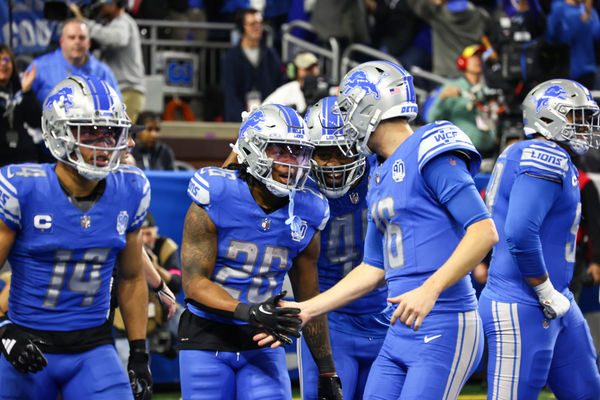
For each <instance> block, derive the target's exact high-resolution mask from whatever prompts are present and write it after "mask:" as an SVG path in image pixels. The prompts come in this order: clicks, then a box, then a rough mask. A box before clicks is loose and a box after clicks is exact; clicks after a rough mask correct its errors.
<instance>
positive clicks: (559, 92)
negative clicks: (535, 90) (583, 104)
mask: <svg viewBox="0 0 600 400" xmlns="http://www.w3.org/2000/svg"><path fill="white" fill-rule="evenodd" d="M566 94H567V91H566V90H565V89H564V88H562V87H561V86H559V85H552V86H550V87H548V88H547V89H546V90H545V91H544V94H543V95H542V96H541V97H540V98H539V99H536V98H535V97H534V100H535V101H536V107H535V112H536V113H538V112H540V108H542V107H547V106H548V102H549V101H550V99H551V98H557V99H560V100H566V97H565V95H566Z"/></svg>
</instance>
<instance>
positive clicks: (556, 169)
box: [519, 140, 569, 182]
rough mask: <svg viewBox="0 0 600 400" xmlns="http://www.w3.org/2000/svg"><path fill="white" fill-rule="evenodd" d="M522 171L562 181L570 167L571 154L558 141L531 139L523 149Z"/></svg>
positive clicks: (520, 164) (520, 162) (520, 163)
mask: <svg viewBox="0 0 600 400" xmlns="http://www.w3.org/2000/svg"><path fill="white" fill-rule="evenodd" d="M519 166H520V169H521V172H524V173H528V174H530V175H534V176H539V177H540V178H545V179H551V180H556V181H560V182H562V181H563V179H564V178H565V176H566V174H567V171H568V169H569V155H568V154H567V153H566V152H565V151H564V150H563V149H561V148H560V146H558V145H557V144H556V143H554V142H550V141H547V140H539V141H537V140H536V141H531V142H530V143H528V144H527V145H526V146H525V147H523V149H522V151H521V159H520V160H519Z"/></svg>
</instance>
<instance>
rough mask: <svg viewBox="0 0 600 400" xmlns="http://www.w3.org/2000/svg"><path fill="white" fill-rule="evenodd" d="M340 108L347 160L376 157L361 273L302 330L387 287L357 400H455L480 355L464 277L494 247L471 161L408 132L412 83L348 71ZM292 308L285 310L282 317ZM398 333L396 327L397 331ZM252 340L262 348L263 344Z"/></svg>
mask: <svg viewBox="0 0 600 400" xmlns="http://www.w3.org/2000/svg"><path fill="white" fill-rule="evenodd" d="M337 101H338V105H339V108H340V112H341V113H342V118H343V120H344V135H345V138H344V139H345V140H344V141H340V142H338V143H339V145H340V147H341V148H342V149H343V150H344V152H345V153H346V155H350V154H353V148H354V146H356V148H357V149H358V152H359V153H360V154H363V155H370V154H373V153H374V154H376V155H377V162H378V165H377V166H376V167H374V168H372V170H371V172H370V175H369V191H368V197H367V201H368V204H369V224H368V227H367V234H366V238H365V249H364V258H363V262H362V263H361V264H360V265H359V266H358V267H356V268H354V269H353V270H352V271H350V273H349V274H348V275H346V277H345V278H344V279H342V280H341V281H340V282H339V283H337V284H336V285H335V286H333V287H332V288H331V289H329V290H327V291H326V292H324V293H322V294H320V295H319V296H317V297H315V298H313V299H310V300H308V301H306V302H304V303H301V304H300V305H294V304H291V306H293V307H295V306H299V307H300V308H301V309H302V312H301V314H300V318H301V319H302V321H303V322H305V321H307V320H310V318H312V317H313V316H315V315H321V314H323V313H326V312H329V311H331V310H333V309H336V308H339V307H341V306H343V305H345V304H347V303H349V302H351V301H353V300H355V299H358V298H360V297H361V296H363V295H364V294H366V293H369V292H371V291H372V290H373V289H375V288H376V287H378V286H379V285H382V284H383V283H385V281H387V285H388V300H389V301H390V302H392V303H396V304H397V307H396V309H395V310H394V313H393V315H392V318H391V321H390V323H391V326H390V328H389V330H388V333H387V335H386V338H385V340H384V343H383V346H382V347H381V351H380V352H379V355H378V356H377V359H376V360H375V362H374V363H373V365H372V366H371V371H370V373H369V377H368V379H367V385H366V387H365V393H364V398H365V399H398V398H407V399H409V398H410V399H455V398H457V397H458V394H459V392H460V390H461V388H462V386H463V385H464V383H465V381H466V380H467V379H468V377H469V376H470V374H471V373H472V372H473V370H474V368H475V367H476V366H477V364H478V362H479V360H480V359H481V355H482V352H483V332H482V329H481V321H480V318H479V314H478V313H477V299H476V298H475V291H474V290H473V287H472V285H471V280H470V278H469V277H468V276H467V274H468V273H469V272H470V271H471V270H472V269H473V267H474V266H475V265H476V264H477V263H478V262H479V261H481V259H482V258H483V257H484V256H485V255H486V253H487V252H488V251H489V250H490V249H491V247H492V246H493V244H494V243H495V242H496V241H497V233H496V230H495V227H494V224H493V222H492V220H491V218H490V215H489V214H488V212H487V210H486V208H485V205H484V204H483V201H482V199H481V197H480V196H479V194H478V192H477V189H476V188H475V183H474V182H473V175H475V173H476V172H477V170H478V168H479V164H480V160H481V158H480V156H479V154H478V153H477V151H476V150H475V148H474V147H473V144H472V143H471V141H470V140H469V138H468V137H467V136H466V134H465V133H464V132H462V131H461V130H460V129H458V128H457V127H456V126H455V125H453V124H451V123H449V122H446V121H440V122H436V123H433V124H428V125H425V126H423V127H421V128H419V129H417V130H416V131H414V132H413V130H412V128H411V127H410V125H409V122H410V121H412V120H413V119H414V118H415V117H416V116H417V104H416V99H415V92H414V87H413V83H412V76H411V75H410V74H409V73H408V72H406V71H405V70H404V69H403V68H402V67H400V66H399V65H397V64H394V63H390V62H385V61H371V62H367V63H363V64H360V65H359V66H357V67H355V68H353V69H352V70H350V71H349V72H348V73H347V74H346V76H345V77H344V78H343V80H342V82H341V84H340V91H339V95H338V99H337ZM286 306H290V305H286ZM398 321H399V322H400V323H397V322H398ZM262 336H264V335H257V339H260V340H259V343H260V344H262V343H264V342H270V341H271V340H272V338H270V337H266V338H262Z"/></svg>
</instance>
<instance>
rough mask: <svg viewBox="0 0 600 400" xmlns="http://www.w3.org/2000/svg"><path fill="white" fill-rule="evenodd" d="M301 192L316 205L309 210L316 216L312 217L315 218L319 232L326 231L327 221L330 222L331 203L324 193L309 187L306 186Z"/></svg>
mask: <svg viewBox="0 0 600 400" xmlns="http://www.w3.org/2000/svg"><path fill="white" fill-rule="evenodd" d="M301 192H303V193H306V194H307V195H308V198H309V201H312V202H314V203H316V204H313V205H312V207H308V208H307V210H313V212H314V214H312V215H314V218H315V226H316V228H317V229H318V230H320V231H322V230H323V229H325V225H327V221H329V201H328V200H327V198H326V197H325V195H323V193H321V192H319V191H318V190H317V189H314V188H312V187H309V186H304V188H303V189H302V190H301ZM315 197H317V199H315Z"/></svg>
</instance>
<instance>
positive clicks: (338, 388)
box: [318, 375, 344, 400]
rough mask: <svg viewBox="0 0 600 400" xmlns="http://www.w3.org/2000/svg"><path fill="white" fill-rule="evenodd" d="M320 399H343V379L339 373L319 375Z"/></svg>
mask: <svg viewBox="0 0 600 400" xmlns="http://www.w3.org/2000/svg"><path fill="white" fill-rule="evenodd" d="M318 397H319V400H341V399H343V398H344V396H343V394H342V381H341V380H340V377H339V376H337V375H330V376H328V375H319V396H318Z"/></svg>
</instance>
